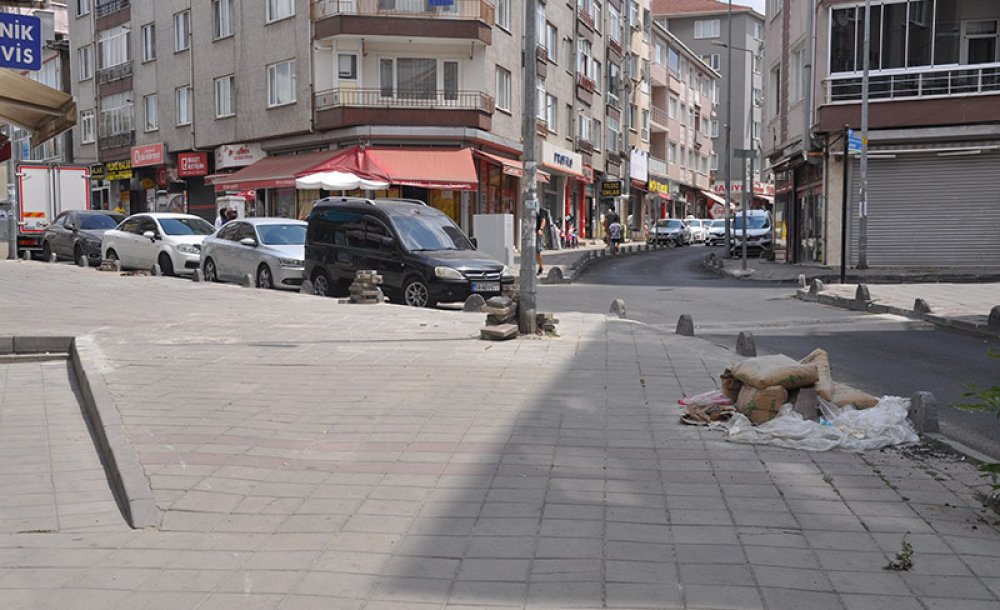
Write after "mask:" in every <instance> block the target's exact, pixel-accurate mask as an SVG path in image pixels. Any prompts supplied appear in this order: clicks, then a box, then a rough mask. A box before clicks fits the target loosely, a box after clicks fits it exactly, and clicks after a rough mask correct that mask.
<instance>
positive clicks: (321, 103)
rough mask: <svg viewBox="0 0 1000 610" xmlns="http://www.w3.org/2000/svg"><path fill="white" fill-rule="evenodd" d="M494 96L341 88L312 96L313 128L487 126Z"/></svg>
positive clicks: (485, 127)
mask: <svg viewBox="0 0 1000 610" xmlns="http://www.w3.org/2000/svg"><path fill="white" fill-rule="evenodd" d="M494 109H495V104H494V101H493V98H492V97H490V96H489V95H486V94H485V93H482V92H481V91H454V90H449V91H443V90H437V91H430V90H428V91H399V90H383V89H353V88H340V89H330V90H328V91H320V92H318V93H316V95H315V96H314V98H313V112H314V113H315V117H316V128H317V129H320V130H326V129H337V128H340V127H353V126H358V125H400V126H432V127H473V128H476V129H483V130H489V129H490V127H491V126H492V116H493V111H494Z"/></svg>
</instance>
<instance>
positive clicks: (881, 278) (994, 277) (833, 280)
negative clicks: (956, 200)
mask: <svg viewBox="0 0 1000 610" xmlns="http://www.w3.org/2000/svg"><path fill="white" fill-rule="evenodd" d="M734 260H738V259H734ZM702 267H703V268H705V269H707V270H708V271H712V272H713V273H716V274H718V275H721V276H724V277H734V278H736V279H746V277H740V276H739V275H736V274H735V273H734V271H730V270H729V269H726V268H725V267H721V268H719V267H713V266H711V265H706V264H705V263H704V262H703V263H702ZM800 272H801V273H802V274H803V275H805V276H806V282H807V283H808V282H811V281H813V280H814V279H815V280H820V281H821V282H824V283H827V284H839V283H840V273H839V272H836V273H834V272H827V271H826V270H819V269H817V270H815V271H814V270H813V269H809V268H804V269H801V268H800ZM753 279H754V280H755V281H761V282H773V283H777V284H796V283H798V281H799V280H798V275H796V277H794V278H792V277H789V278H769V277H766V276H762V275H759V274H758V275H757V276H756V277H754V278H753ZM845 279H846V281H847V283H848V284H938V283H953V284H982V283H987V282H1000V273H980V274H970V275H962V274H956V273H914V274H909V275H907V274H902V275H900V274H897V275H888V274H886V275H879V274H867V275H859V274H856V273H848V274H847V275H846V276H845Z"/></svg>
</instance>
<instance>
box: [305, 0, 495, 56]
mask: <svg viewBox="0 0 1000 610" xmlns="http://www.w3.org/2000/svg"><path fill="white" fill-rule="evenodd" d="M312 19H313V21H314V22H315V24H316V25H315V37H316V39H317V40H319V39H323V38H327V37H329V36H339V35H353V36H397V37H401V38H450V39H462V40H478V41H480V42H482V43H483V44H487V45H488V44H491V43H492V42H493V24H494V20H495V19H496V9H495V8H494V6H493V4H492V3H491V2H488V1H487V0H453V2H452V4H450V5H448V6H430V5H429V4H428V2H427V0H313V2H312Z"/></svg>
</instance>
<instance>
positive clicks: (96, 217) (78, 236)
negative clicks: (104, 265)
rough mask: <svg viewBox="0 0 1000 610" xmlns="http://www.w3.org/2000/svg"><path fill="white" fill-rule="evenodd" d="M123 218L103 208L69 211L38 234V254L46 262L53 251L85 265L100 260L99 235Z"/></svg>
mask: <svg viewBox="0 0 1000 610" xmlns="http://www.w3.org/2000/svg"><path fill="white" fill-rule="evenodd" d="M123 220H125V217H124V216H122V215H121V214H116V213H115V212H109V211H107V210H69V211H66V212H63V213H61V214H59V215H58V216H56V219H55V221H53V222H52V224H51V225H49V226H47V227H45V233H43V234H42V256H43V257H44V260H46V261H49V260H51V259H52V255H53V254H55V255H56V256H57V257H58V258H59V259H61V260H65V259H68V260H72V261H74V262H76V263H79V262H80V259H81V258H82V257H86V260H87V263H88V264H100V262H101V237H102V236H103V235H104V232H105V231H107V230H109V229H114V228H115V227H117V226H118V224H119V223H120V222H121V221H123Z"/></svg>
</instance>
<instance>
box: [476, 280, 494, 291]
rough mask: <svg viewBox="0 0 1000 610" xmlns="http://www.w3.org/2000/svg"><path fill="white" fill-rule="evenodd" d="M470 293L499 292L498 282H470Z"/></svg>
mask: <svg viewBox="0 0 1000 610" xmlns="http://www.w3.org/2000/svg"><path fill="white" fill-rule="evenodd" d="M472 292H500V282H472Z"/></svg>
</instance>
